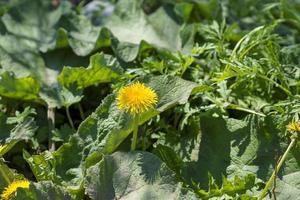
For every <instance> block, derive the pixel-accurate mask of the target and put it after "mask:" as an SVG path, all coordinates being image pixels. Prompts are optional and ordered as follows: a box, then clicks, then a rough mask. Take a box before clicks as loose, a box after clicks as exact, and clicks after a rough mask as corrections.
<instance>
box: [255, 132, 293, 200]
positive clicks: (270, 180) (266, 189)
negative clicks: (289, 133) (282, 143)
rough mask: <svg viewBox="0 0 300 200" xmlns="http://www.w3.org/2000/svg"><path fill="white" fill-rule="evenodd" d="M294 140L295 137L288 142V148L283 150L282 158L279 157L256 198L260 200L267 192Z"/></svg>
mask: <svg viewBox="0 0 300 200" xmlns="http://www.w3.org/2000/svg"><path fill="white" fill-rule="evenodd" d="M296 141H297V139H296V138H292V140H291V143H290V144H289V146H288V148H287V149H286V150H285V152H284V154H283V156H282V158H281V159H280V161H279V163H278V165H277V166H276V167H275V170H274V171H273V173H272V176H271V177H270V179H269V180H268V182H267V184H266V186H265V188H264V189H263V191H262V192H261V194H260V196H259V198H258V199H259V200H262V199H263V198H264V197H265V196H266V194H267V192H268V189H269V188H270V187H271V185H272V184H273V181H274V179H275V178H276V177H275V176H276V174H277V173H278V171H279V170H280V168H281V166H282V164H283V163H284V161H285V159H286V156H287V155H288V153H289V152H290V150H291V149H292V147H293V146H294V145H295V144H296Z"/></svg>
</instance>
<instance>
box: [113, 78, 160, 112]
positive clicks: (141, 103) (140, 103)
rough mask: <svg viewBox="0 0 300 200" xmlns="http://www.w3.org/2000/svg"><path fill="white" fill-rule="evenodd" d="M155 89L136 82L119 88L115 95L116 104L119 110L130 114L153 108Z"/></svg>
mask: <svg viewBox="0 0 300 200" xmlns="http://www.w3.org/2000/svg"><path fill="white" fill-rule="evenodd" d="M157 99H158V98H157V94H156V93H155V91H154V90H153V89H152V88H150V87H147V86H145V85H144V84H143V83H140V82H136V83H133V84H131V85H128V86H126V87H123V88H121V89H120V91H119V93H118V97H117V105H118V107H119V109H120V110H125V111H126V112H129V113H131V114H139V113H142V112H145V111H147V110H148V109H150V108H153V107H154V106H155V105H156V103H157Z"/></svg>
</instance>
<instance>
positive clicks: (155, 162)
mask: <svg viewBox="0 0 300 200" xmlns="http://www.w3.org/2000/svg"><path fill="white" fill-rule="evenodd" d="M85 188H86V192H87V194H88V195H89V196H90V198H92V199H97V200H101V199H103V200H104V199H105V200H109V199H122V200H125V199H145V200H146V199H170V198H171V199H196V197H195V196H194V195H193V194H192V193H187V194H184V193H182V191H181V190H182V186H181V184H179V183H178V182H177V180H176V178H175V174H174V173H173V172H172V171H171V170H170V169H168V167H167V166H166V165H165V164H164V163H163V162H161V161H160V160H159V159H158V158H157V157H156V156H154V155H152V154H150V153H147V152H130V153H123V152H116V153H114V154H112V155H110V156H104V157H103V160H102V161H100V162H99V163H97V164H96V165H95V166H92V167H90V168H89V169H88V170H87V176H86V180H85Z"/></svg>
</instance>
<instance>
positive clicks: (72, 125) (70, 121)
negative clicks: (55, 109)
mask: <svg viewBox="0 0 300 200" xmlns="http://www.w3.org/2000/svg"><path fill="white" fill-rule="evenodd" d="M66 113H67V117H68V120H69V123H70V125H71V128H72V129H73V130H75V127H74V123H73V120H72V118H71V115H70V110H69V106H67V107H66Z"/></svg>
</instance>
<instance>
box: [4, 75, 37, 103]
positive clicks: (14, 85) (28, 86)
mask: <svg viewBox="0 0 300 200" xmlns="http://www.w3.org/2000/svg"><path fill="white" fill-rule="evenodd" d="M0 83H1V84H0V95H1V96H4V97H9V98H15V99H21V100H32V101H37V100H38V99H39V96H38V94H39V91H40V85H39V83H38V81H37V80H35V79H34V78H32V77H24V78H16V77H15V75H14V73H12V72H4V73H2V74H0Z"/></svg>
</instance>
